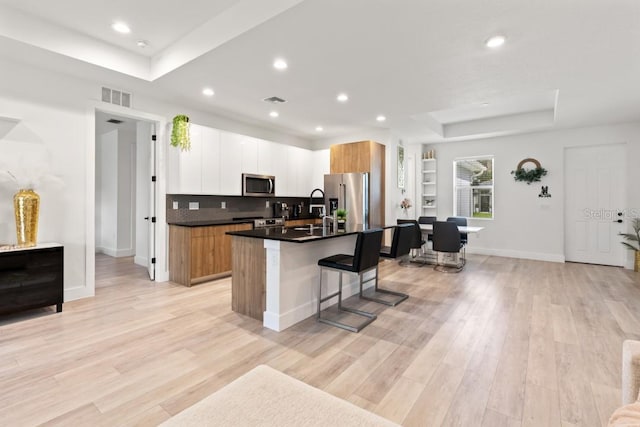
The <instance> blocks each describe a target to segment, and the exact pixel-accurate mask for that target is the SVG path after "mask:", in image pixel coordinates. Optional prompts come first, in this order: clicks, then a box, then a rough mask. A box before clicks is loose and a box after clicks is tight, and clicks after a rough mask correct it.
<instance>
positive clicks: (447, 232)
mask: <svg viewBox="0 0 640 427" xmlns="http://www.w3.org/2000/svg"><path fill="white" fill-rule="evenodd" d="M463 247H464V245H463V244H462V241H461V239H460V231H459V230H458V226H457V225H456V224H455V223H454V222H453V221H436V222H434V223H433V250H434V251H435V252H442V253H447V254H457V256H458V263H457V264H456V265H454V266H447V265H442V264H440V263H438V262H436V266H435V267H434V270H436V271H441V272H444V273H459V272H460V271H462V268H463V267H464V265H465V262H466V261H465V259H464V257H461V256H460V251H461V250H462V248H463Z"/></svg>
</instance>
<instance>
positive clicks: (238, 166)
mask: <svg viewBox="0 0 640 427" xmlns="http://www.w3.org/2000/svg"><path fill="white" fill-rule="evenodd" d="M243 138H245V137H244V135H238V134H237V133H231V132H224V131H220V159H219V161H218V165H219V168H220V194H222V195H225V196H239V195H240V194H241V193H242V183H241V180H242V178H241V176H242V148H241V147H242V140H243Z"/></svg>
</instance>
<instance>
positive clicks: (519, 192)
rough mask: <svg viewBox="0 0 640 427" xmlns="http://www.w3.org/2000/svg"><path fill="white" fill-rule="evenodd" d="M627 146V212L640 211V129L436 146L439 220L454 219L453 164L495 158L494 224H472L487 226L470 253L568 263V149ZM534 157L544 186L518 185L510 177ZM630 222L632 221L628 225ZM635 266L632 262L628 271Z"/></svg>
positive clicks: (475, 238) (595, 129) (604, 129)
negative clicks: (543, 192)
mask: <svg viewBox="0 0 640 427" xmlns="http://www.w3.org/2000/svg"><path fill="white" fill-rule="evenodd" d="M615 143H626V144H627V159H628V164H627V171H628V172H627V182H628V183H630V185H628V189H629V191H628V194H627V206H626V208H627V209H638V208H640V192H638V191H637V190H635V189H634V185H633V183H636V182H639V180H640V168H638V167H637V163H636V162H637V159H638V158H640V124H639V123H632V124H621V125H615V126H602V127H591V128H580V129H571V130H558V131H550V132H540V133H531V134H525V135H516V136H505V137H500V138H489V139H482V140H476V141H465V142H448V143H442V144H434V145H431V146H428V148H431V149H434V150H435V151H436V158H437V161H438V163H437V164H438V174H437V175H438V176H437V182H438V202H437V205H438V209H437V211H438V218H446V217H447V216H451V215H453V161H454V159H456V158H458V157H468V156H479V155H494V156H495V171H494V179H495V184H494V185H495V202H494V203H495V204H494V210H495V212H494V215H495V218H494V220H482V219H471V220H469V224H470V225H475V226H481V227H485V230H483V231H482V232H481V233H480V234H478V235H471V236H470V239H469V246H468V251H469V252H478V253H485V254H493V255H500V256H510V257H521V258H530V259H541V260H550V261H563V260H564V170H563V168H564V149H565V148H566V147H576V146H587V145H602V144H615ZM529 157H533V158H535V159H537V160H539V161H540V163H541V164H542V166H543V167H544V168H545V169H547V171H548V175H547V176H545V177H544V178H543V180H542V182H541V183H534V184H531V185H527V184H526V183H523V182H516V181H514V179H513V176H512V175H511V174H510V172H511V171H512V170H514V169H515V168H516V166H517V165H518V162H520V160H522V159H525V158H529ZM542 184H544V185H548V186H549V193H550V194H551V196H552V197H551V198H550V199H540V198H538V194H539V193H540V186H541V185H542ZM629 222H630V221H628V223H629ZM629 265H631V264H630V259H629V261H628V263H627V266H629Z"/></svg>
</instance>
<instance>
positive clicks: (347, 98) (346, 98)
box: [336, 93, 349, 102]
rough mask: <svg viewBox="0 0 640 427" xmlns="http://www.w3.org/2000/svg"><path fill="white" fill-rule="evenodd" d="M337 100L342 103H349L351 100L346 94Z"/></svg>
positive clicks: (340, 95) (339, 96) (342, 94)
mask: <svg viewBox="0 0 640 427" xmlns="http://www.w3.org/2000/svg"><path fill="white" fill-rule="evenodd" d="M336 99H337V100H338V101H340V102H347V101H348V100H349V97H348V96H347V94H346V93H341V94H339V95H338V96H337V97H336Z"/></svg>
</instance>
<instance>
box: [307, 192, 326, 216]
mask: <svg viewBox="0 0 640 427" xmlns="http://www.w3.org/2000/svg"><path fill="white" fill-rule="evenodd" d="M316 191H319V192H321V193H322V204H321V205H314V204H313V194H314V193H315V192H316ZM313 208H322V213H321V214H320V216H324V214H325V207H324V191H322V189H320V188H316V189H315V190H313V191H312V192H311V194H310V195H309V213H310V214H312V213H313Z"/></svg>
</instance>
